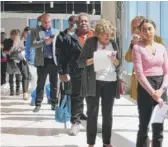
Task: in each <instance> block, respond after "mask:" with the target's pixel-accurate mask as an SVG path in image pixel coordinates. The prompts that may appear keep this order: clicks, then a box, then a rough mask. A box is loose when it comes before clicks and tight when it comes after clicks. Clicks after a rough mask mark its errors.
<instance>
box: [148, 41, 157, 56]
mask: <svg viewBox="0 0 168 147" xmlns="http://www.w3.org/2000/svg"><path fill="white" fill-rule="evenodd" d="M145 48H146V49H147V51H148V52H149V53H152V55H155V52H156V48H155V43H153V44H152V45H147V46H146V47H145Z"/></svg>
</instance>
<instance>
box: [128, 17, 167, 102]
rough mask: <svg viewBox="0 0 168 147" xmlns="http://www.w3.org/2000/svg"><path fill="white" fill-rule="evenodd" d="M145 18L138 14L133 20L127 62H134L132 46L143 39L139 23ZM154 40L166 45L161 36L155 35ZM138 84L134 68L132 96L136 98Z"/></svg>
mask: <svg viewBox="0 0 168 147" xmlns="http://www.w3.org/2000/svg"><path fill="white" fill-rule="evenodd" d="M144 19H145V17H144V16H136V17H135V18H134V19H133V20H132V21H131V33H132V41H131V44H130V46H129V49H128V52H127V53H126V55H125V60H126V61H127V62H132V47H133V45H134V44H136V43H137V42H138V41H140V40H141V37H140V30H139V25H140V23H141V22H142V21H143V20H144ZM154 40H155V41H156V42H157V43H160V44H162V45H164V43H163V40H162V38H161V37H159V36H156V35H155V36H154ZM137 85H138V82H137V80H136V78H135V73H134V70H133V72H132V77H131V88H130V96H131V98H133V99H134V100H136V99H137Z"/></svg>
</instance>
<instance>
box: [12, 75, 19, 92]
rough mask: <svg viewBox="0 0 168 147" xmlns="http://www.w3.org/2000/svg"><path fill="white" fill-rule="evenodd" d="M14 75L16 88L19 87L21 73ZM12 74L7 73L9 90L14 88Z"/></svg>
mask: <svg viewBox="0 0 168 147" xmlns="http://www.w3.org/2000/svg"><path fill="white" fill-rule="evenodd" d="M15 77H16V90H19V89H20V82H21V75H20V74H15ZM13 78H14V74H9V86H10V90H11V91H13V90H14V89H13V88H14V82H13Z"/></svg>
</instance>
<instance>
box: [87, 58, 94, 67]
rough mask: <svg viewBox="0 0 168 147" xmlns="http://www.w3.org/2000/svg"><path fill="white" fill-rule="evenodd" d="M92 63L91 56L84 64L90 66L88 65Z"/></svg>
mask: <svg viewBox="0 0 168 147" xmlns="http://www.w3.org/2000/svg"><path fill="white" fill-rule="evenodd" d="M92 64H93V58H91V59H87V60H86V65H87V66H90V65H92Z"/></svg>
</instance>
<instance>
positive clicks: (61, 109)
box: [55, 83, 71, 128]
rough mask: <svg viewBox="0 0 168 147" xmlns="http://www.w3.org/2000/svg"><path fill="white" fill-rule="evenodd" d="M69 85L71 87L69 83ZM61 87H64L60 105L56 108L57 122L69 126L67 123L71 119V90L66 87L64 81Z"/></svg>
mask: <svg viewBox="0 0 168 147" xmlns="http://www.w3.org/2000/svg"><path fill="white" fill-rule="evenodd" d="M67 86H68V87H69V85H67ZM68 87H66V88H68ZM61 88H63V89H62V91H63V92H62V93H61V99H60V102H59V105H57V106H56V109H55V120H56V122H59V123H64V127H65V128H67V125H66V123H67V122H69V121H70V119H71V98H70V95H69V94H68V93H69V91H67V90H66V89H64V85H63V83H61ZM68 89H69V88H68Z"/></svg>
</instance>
